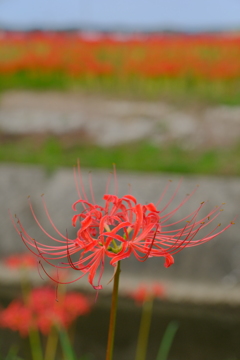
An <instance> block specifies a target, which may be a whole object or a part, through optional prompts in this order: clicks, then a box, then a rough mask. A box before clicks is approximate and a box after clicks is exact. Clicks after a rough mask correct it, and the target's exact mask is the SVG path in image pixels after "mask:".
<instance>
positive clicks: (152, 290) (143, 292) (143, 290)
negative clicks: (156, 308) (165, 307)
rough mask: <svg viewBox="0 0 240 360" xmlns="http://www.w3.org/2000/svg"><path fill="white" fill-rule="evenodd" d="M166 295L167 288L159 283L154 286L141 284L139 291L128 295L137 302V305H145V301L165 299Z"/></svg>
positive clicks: (153, 284)
mask: <svg viewBox="0 0 240 360" xmlns="http://www.w3.org/2000/svg"><path fill="white" fill-rule="evenodd" d="M165 294H166V290H165V287H164V286H163V285H162V284H159V283H157V282H155V283H152V284H146V283H143V284H140V285H139V287H138V288H137V289H135V290H134V291H131V292H129V293H128V296H129V297H130V298H132V299H133V300H135V301H136V303H137V304H140V305H141V304H143V303H144V302H145V301H148V300H151V299H154V298H160V299H161V298H163V297H164V296H165Z"/></svg>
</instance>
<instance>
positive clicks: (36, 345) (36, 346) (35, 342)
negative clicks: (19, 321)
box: [29, 329, 43, 360]
mask: <svg viewBox="0 0 240 360" xmlns="http://www.w3.org/2000/svg"><path fill="white" fill-rule="evenodd" d="M29 341H30V346H31V350H32V358H33V360H43V354H42V348H41V340H40V334H39V332H38V330H37V329H31V330H30V331H29Z"/></svg>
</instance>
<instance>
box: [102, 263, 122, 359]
mask: <svg viewBox="0 0 240 360" xmlns="http://www.w3.org/2000/svg"><path fill="white" fill-rule="evenodd" d="M120 272H121V270H120V261H118V264H117V271H116V274H115V276H114V280H113V281H114V283H113V292H112V304H111V312H110V321H109V329H108V342H107V352H106V360H112V357H113V345H114V337H115V325H116V315H117V304H118V288H119V277H120Z"/></svg>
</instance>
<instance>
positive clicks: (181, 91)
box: [0, 71, 240, 105]
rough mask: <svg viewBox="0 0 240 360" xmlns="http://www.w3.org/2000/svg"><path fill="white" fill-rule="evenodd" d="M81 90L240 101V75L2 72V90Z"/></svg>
mask: <svg viewBox="0 0 240 360" xmlns="http://www.w3.org/2000/svg"><path fill="white" fill-rule="evenodd" d="M9 89H29V90H42V91H44V90H58V91H59V90H60V91H61V90H63V91H65V90H78V91H83V92H86V93H94V94H100V95H102V94H106V95H111V96H112V95H115V96H122V97H128V98H135V99H140V100H141V99H144V100H159V99H162V100H166V101H171V102H175V103H181V104H182V103H187V104H189V103H196V102H201V103H205V104H227V105H239V104H240V79H238V78H233V79H230V80H205V79H197V78H195V77H193V76H191V75H190V74H189V76H184V77H179V78H168V77H150V78H147V77H143V76H141V75H139V76H136V75H131V76H130V75H129V76H128V77H121V76H108V75H98V76H94V75H91V74H85V75H83V76H81V77H73V76H70V75H67V74H65V73H63V72H57V71H55V72H49V73H46V72H41V71H39V72H36V71H35V72H31V71H19V72H17V73H15V74H0V91H5V90H9Z"/></svg>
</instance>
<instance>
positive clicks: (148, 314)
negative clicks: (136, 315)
mask: <svg viewBox="0 0 240 360" xmlns="http://www.w3.org/2000/svg"><path fill="white" fill-rule="evenodd" d="M152 309H153V297H150V298H149V299H147V300H145V301H144V303H143V305H142V316H141V322H140V327H139V333H138V342H137V350H136V357H135V360H145V359H146V353H147V345H148V338H149V331H150V325H151V319H152Z"/></svg>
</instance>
